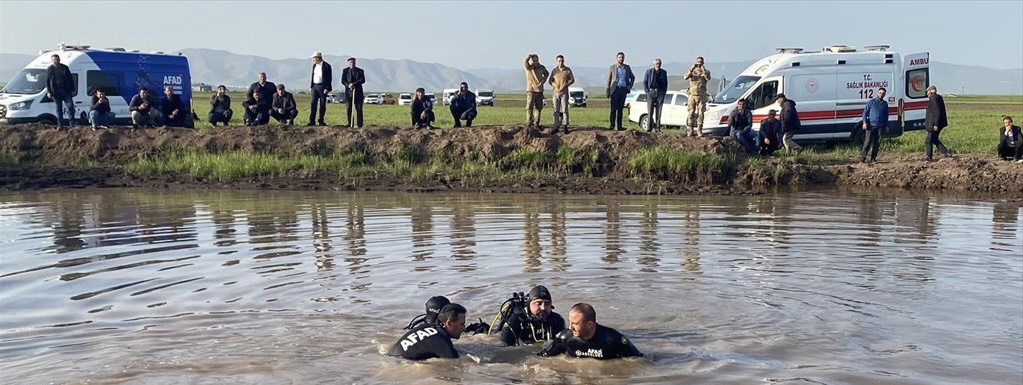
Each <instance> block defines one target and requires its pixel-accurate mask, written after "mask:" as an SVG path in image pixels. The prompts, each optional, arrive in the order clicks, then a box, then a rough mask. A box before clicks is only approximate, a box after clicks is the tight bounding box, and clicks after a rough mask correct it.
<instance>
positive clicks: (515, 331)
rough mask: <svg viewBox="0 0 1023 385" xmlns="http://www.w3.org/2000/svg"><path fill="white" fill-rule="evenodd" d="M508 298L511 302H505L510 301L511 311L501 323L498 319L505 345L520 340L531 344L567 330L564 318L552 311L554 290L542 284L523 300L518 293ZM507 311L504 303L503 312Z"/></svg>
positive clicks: (547, 339)
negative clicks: (552, 291) (552, 292)
mask: <svg viewBox="0 0 1023 385" xmlns="http://www.w3.org/2000/svg"><path fill="white" fill-rule="evenodd" d="M509 301H512V302H511V303H508V302H506V304H509V307H510V308H511V311H510V312H508V314H507V315H506V316H505V319H504V320H503V322H501V323H500V324H498V323H497V322H495V325H497V326H498V327H499V330H500V331H501V343H503V344H504V345H506V346H515V345H518V344H520V343H521V344H532V343H536V342H541V341H549V340H551V339H553V338H554V336H556V335H557V334H558V333H560V332H561V331H562V330H565V319H564V318H562V317H561V315H560V314H558V313H555V312H554V311H553V309H554V304H553V303H552V302H551V292H550V291H549V290H547V288H546V287H544V286H543V285H538V286H536V287H534V288H533V289H532V290H530V291H529V296H527V297H525V300H524V301H523V300H522V299H520V297H517V296H514V297H513V299H512V300H509ZM523 302H525V304H523ZM516 307H519V309H516ZM505 312H506V310H505V306H502V313H505ZM499 316H501V314H499Z"/></svg>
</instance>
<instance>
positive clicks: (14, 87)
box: [3, 68, 46, 95]
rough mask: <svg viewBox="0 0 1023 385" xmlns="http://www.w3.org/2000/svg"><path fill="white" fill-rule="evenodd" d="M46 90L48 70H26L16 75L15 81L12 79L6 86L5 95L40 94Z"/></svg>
mask: <svg viewBox="0 0 1023 385" xmlns="http://www.w3.org/2000/svg"><path fill="white" fill-rule="evenodd" d="M44 88H46V69H45V68H25V69H23V70H21V72H18V74H17V75H14V79H11V81H10V82H9V83H7V85H6V86H4V90H3V92H4V93H8V94H24V95H30V94H38V93H39V92H40V91H42V90H43V89H44Z"/></svg>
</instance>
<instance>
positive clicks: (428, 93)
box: [425, 92, 437, 106]
mask: <svg viewBox="0 0 1023 385" xmlns="http://www.w3.org/2000/svg"><path fill="white" fill-rule="evenodd" d="M425 95H426V97H428V98H430V102H432V103H433V105H435V106H436V105H437V95H434V94H433V92H427V93H426V94H425Z"/></svg>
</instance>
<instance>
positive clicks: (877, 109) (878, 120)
mask: <svg viewBox="0 0 1023 385" xmlns="http://www.w3.org/2000/svg"><path fill="white" fill-rule="evenodd" d="M863 122H864V123H867V127H869V128H870V129H874V128H882V129H884V128H888V102H886V101H884V99H881V98H871V99H870V101H868V102H867V106H866V107H865V108H863Z"/></svg>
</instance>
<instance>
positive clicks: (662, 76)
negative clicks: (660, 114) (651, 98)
mask: <svg viewBox="0 0 1023 385" xmlns="http://www.w3.org/2000/svg"><path fill="white" fill-rule="evenodd" d="M652 89H656V90H661V91H665V90H667V89H668V71H665V70H664V68H661V69H660V70H659V71H657V75H654V69H653V68H650V69H648V70H646V75H644V76H643V91H645V92H646V93H648V94H649V93H650V90H652Z"/></svg>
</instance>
